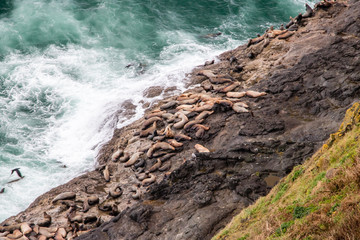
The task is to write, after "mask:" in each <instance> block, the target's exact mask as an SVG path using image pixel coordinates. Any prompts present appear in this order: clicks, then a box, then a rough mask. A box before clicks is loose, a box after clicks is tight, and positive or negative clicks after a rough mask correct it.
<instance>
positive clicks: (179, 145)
mask: <svg viewBox="0 0 360 240" xmlns="http://www.w3.org/2000/svg"><path fill="white" fill-rule="evenodd" d="M167 142H168V143H170V144H171V145H172V146H173V147H175V148H178V147H182V146H183V145H184V144H183V143H181V142H178V141H176V140H175V139H168V140H167Z"/></svg>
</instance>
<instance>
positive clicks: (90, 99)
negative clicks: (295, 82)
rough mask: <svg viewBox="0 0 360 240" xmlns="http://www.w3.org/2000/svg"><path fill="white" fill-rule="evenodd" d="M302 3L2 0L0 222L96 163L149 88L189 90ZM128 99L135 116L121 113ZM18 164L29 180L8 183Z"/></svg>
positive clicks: (261, 0)
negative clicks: (203, 73)
mask: <svg viewBox="0 0 360 240" xmlns="http://www.w3.org/2000/svg"><path fill="white" fill-rule="evenodd" d="M305 2H308V1H305V0H281V1H280V0H278V1H275V0H267V1H265V0H207V1H205V0H198V1H190V0H181V1H180V0H159V1H154V0H146V1H144V0H122V1H120V0H117V1H115V0H62V1H55V0H1V1H0V188H2V187H5V193H3V194H0V221H2V220H4V219H5V218H7V217H9V216H11V215H14V214H16V213H18V212H19V211H21V210H24V209H25V208H26V207H27V206H28V205H29V204H30V203H31V202H32V201H33V200H34V199H35V198H36V197H37V196H39V195H40V194H42V193H44V192H45V191H47V190H49V189H51V188H52V187H55V186H57V185H60V184H62V183H65V182H66V181H68V180H69V179H71V178H73V177H74V176H77V175H79V174H81V173H83V172H85V171H88V170H91V169H92V168H93V167H94V164H95V159H96V154H97V152H98V150H99V148H100V147H101V144H103V143H104V142H106V141H107V140H109V139H110V138H111V134H112V131H113V130H114V128H116V127H122V126H124V125H126V124H128V123H130V122H132V121H133V120H135V119H136V118H139V117H140V116H141V115H142V113H143V111H144V109H143V108H142V107H141V104H140V102H141V101H153V99H146V98H144V97H143V91H144V90H145V89H146V88H147V87H149V86H154V85H161V86H165V87H171V86H176V87H177V88H178V89H179V91H181V90H184V82H185V81H184V80H183V79H184V78H185V76H186V73H187V72H189V71H191V69H192V68H194V67H195V66H197V65H200V64H202V63H204V61H206V60H210V59H214V58H215V57H216V56H217V55H218V54H220V53H221V52H223V51H225V50H229V49H231V48H234V47H236V46H238V45H240V44H242V43H244V42H245V41H246V40H247V39H248V38H250V37H254V36H255V35H256V34H257V33H262V32H264V30H265V29H266V28H267V27H269V26H270V25H274V26H276V27H278V26H279V25H280V24H281V23H284V22H286V21H287V20H288V18H289V16H295V15H297V13H298V12H301V11H302V12H303V11H304V3H305ZM217 32H222V35H221V36H219V37H216V38H205V37H204V35H207V34H211V33H217ZM129 64H132V66H131V67H129V68H126V66H127V65H129ZM160 97H161V96H160ZM128 99H130V100H131V101H132V102H133V104H135V105H137V106H138V107H137V108H136V114H135V115H134V116H133V117H131V118H125V117H116V115H115V113H116V112H117V111H118V110H119V108H121V107H120V106H121V104H122V103H123V102H124V101H126V100H128ZM64 165H66V166H67V167H66V168H64V167H63V166H64ZM16 167H20V170H21V171H22V173H23V175H25V178H24V179H21V180H20V181H17V182H14V183H11V184H7V182H8V181H10V180H14V179H16V177H15V176H10V172H11V169H13V168H16Z"/></svg>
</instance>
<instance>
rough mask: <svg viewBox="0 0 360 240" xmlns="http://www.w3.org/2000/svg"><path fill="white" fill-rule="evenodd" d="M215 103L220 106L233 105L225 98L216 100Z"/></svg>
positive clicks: (227, 106) (229, 106)
mask: <svg viewBox="0 0 360 240" xmlns="http://www.w3.org/2000/svg"><path fill="white" fill-rule="evenodd" d="M215 103H216V104H218V105H220V106H223V107H225V108H231V107H232V105H233V103H232V102H231V101H229V100H226V99H221V100H216V101H215Z"/></svg>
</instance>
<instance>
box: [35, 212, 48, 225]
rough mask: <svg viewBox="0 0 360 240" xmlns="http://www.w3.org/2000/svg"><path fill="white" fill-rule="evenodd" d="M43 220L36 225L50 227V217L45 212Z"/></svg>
mask: <svg viewBox="0 0 360 240" xmlns="http://www.w3.org/2000/svg"><path fill="white" fill-rule="evenodd" d="M43 214H44V218H43V220H41V221H40V222H38V223H37V225H39V226H40V227H49V226H50V225H51V216H50V215H49V214H47V213H46V212H44V213H43Z"/></svg>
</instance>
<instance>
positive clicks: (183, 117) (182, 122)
mask: <svg viewBox="0 0 360 240" xmlns="http://www.w3.org/2000/svg"><path fill="white" fill-rule="evenodd" d="M175 117H177V118H180V119H181V120H180V122H177V123H175V124H174V125H173V126H174V128H177V129H180V128H183V127H184V125H185V123H187V122H188V121H189V119H188V118H187V117H186V115H185V114H184V113H182V112H177V113H175Z"/></svg>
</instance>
